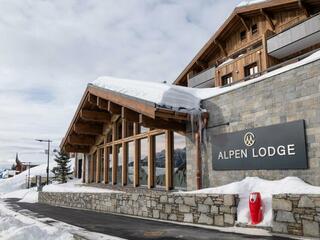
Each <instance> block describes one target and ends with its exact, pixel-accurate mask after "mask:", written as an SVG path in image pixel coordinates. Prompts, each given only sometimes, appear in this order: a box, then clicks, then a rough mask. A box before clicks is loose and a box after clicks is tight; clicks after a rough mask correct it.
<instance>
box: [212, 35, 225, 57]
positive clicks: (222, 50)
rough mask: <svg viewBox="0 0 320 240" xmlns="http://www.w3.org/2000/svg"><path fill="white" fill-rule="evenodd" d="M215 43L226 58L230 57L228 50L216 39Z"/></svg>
mask: <svg viewBox="0 0 320 240" xmlns="http://www.w3.org/2000/svg"><path fill="white" fill-rule="evenodd" d="M214 43H215V44H216V45H217V46H218V47H219V48H220V51H221V52H222V54H223V55H224V57H228V54H227V52H226V49H225V48H224V47H223V46H222V44H221V43H220V42H219V41H218V40H217V39H216V40H215V41H214Z"/></svg>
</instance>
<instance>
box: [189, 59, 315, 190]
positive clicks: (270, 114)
mask: <svg viewBox="0 0 320 240" xmlns="http://www.w3.org/2000/svg"><path fill="white" fill-rule="evenodd" d="M251 81H252V80H251ZM248 83H250V82H248ZM203 107H204V108H205V109H207V110H208V112H209V113H210V116H209V123H208V129H207V136H208V138H207V139H208V141H207V142H208V143H207V148H206V149H207V151H206V152H205V153H203V156H202V167H203V187H214V186H220V185H223V184H227V183H230V182H234V181H239V180H242V179H243V178H245V177H247V176H259V177H262V178H265V179H270V180H275V179H280V178H283V177H286V176H297V177H300V178H301V179H303V180H305V181H306V182H308V183H311V184H313V185H318V186H319V185H320V60H317V61H315V62H312V63H309V64H306V65H304V66H301V67H298V68H296V69H293V70H290V71H287V72H283V73H280V74H278V75H275V76H272V77H269V78H266V79H264V80H262V81H259V82H252V83H251V84H249V85H247V86H243V87H240V88H237V89H234V90H232V91H230V92H227V93H224V94H221V95H217V96H215V97H212V98H210V99H207V100H205V101H204V102H203ZM301 119H304V120H305V126H306V141H307V154H308V159H309V169H307V170H248V171H214V170H213V169H212V153H211V148H212V147H211V143H212V141H214V137H215V135H218V134H222V133H230V132H235V131H241V130H245V129H250V128H256V127H263V126H269V125H273V124H279V123H286V122H291V121H295V120H301ZM191 135H192V134H191V133H190V134H189V136H188V137H187V169H188V171H187V188H188V190H194V189H196V161H195V160H194V159H195V153H196V148H195V145H194V144H193V143H192V136H191Z"/></svg>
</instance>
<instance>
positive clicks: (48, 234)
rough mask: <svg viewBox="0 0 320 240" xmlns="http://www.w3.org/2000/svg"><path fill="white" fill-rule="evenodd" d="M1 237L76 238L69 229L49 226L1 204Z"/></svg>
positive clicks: (19, 239) (49, 239) (23, 238)
mask: <svg viewBox="0 0 320 240" xmlns="http://www.w3.org/2000/svg"><path fill="white" fill-rule="evenodd" d="M0 221H1V225H0V239H2V240H6V239H8V240H9V239H15V240H33V239H46V240H67V239H74V238H73V235H72V234H70V233H68V232H67V231H64V230H61V229H58V228H55V227H52V226H48V225H46V224H44V223H41V222H39V221H36V220H33V219H31V218H28V217H25V216H23V215H22V214H20V213H17V212H13V211H11V210H9V209H7V208H6V207H5V206H4V205H2V204H0Z"/></svg>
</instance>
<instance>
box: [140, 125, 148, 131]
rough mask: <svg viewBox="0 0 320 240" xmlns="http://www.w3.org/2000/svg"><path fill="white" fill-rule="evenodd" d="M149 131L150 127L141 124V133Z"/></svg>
mask: <svg viewBox="0 0 320 240" xmlns="http://www.w3.org/2000/svg"><path fill="white" fill-rule="evenodd" d="M148 131H149V128H146V127H144V126H140V133H145V132H148Z"/></svg>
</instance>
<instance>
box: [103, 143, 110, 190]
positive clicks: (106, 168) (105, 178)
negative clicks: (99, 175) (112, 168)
mask: <svg viewBox="0 0 320 240" xmlns="http://www.w3.org/2000/svg"><path fill="white" fill-rule="evenodd" d="M106 142H107V141H106V140H105V141H104V146H105V145H106ZM108 151H109V150H108V148H107V147H104V151H103V154H104V168H103V171H104V173H103V182H104V184H108V183H109V161H110V159H109V152H108Z"/></svg>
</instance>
